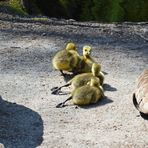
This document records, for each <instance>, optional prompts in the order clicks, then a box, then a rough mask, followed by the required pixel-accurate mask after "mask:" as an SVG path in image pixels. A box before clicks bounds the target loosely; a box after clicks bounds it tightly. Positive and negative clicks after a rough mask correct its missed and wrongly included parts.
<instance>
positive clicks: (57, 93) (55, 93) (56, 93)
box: [51, 89, 61, 95]
mask: <svg viewBox="0 0 148 148" xmlns="http://www.w3.org/2000/svg"><path fill="white" fill-rule="evenodd" d="M60 93H61V90H59V89H55V90H53V91H52V92H51V94H53V95H59V94H60Z"/></svg>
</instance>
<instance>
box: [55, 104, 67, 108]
mask: <svg viewBox="0 0 148 148" xmlns="http://www.w3.org/2000/svg"><path fill="white" fill-rule="evenodd" d="M63 107H65V104H64V103H59V104H58V105H56V108H63Z"/></svg>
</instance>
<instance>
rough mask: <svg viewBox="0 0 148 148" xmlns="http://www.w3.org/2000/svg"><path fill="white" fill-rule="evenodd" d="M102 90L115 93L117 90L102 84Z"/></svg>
mask: <svg viewBox="0 0 148 148" xmlns="http://www.w3.org/2000/svg"><path fill="white" fill-rule="evenodd" d="M103 88H104V90H105V91H117V88H115V87H113V86H111V85H109V84H103Z"/></svg>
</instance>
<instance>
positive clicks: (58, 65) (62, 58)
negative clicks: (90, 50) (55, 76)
mask: <svg viewBox="0 0 148 148" xmlns="http://www.w3.org/2000/svg"><path fill="white" fill-rule="evenodd" d="M79 59H80V58H79V54H78V52H77V49H76V46H75V44H74V43H72V42H70V43H68V44H67V45H66V48H65V49H63V50H61V51H59V52H57V53H56V54H55V56H54V58H53V60H52V64H53V67H54V68H55V69H57V70H60V72H61V74H62V75H63V76H64V73H63V71H68V72H74V71H75V69H76V67H77V64H78V61H79Z"/></svg>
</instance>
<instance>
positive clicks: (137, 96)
mask: <svg viewBox="0 0 148 148" xmlns="http://www.w3.org/2000/svg"><path fill="white" fill-rule="evenodd" d="M91 50H92V49H91V47H90V46H84V47H83V55H82V56H80V55H79V53H78V51H77V48H76V45H75V44H74V43H72V42H70V43H68V44H67V45H66V48H65V49H63V50H60V51H59V52H57V53H56V54H55V56H54V58H53V60H52V64H53V67H54V68H55V69H57V70H59V71H60V72H61V74H62V75H63V76H65V74H64V72H63V71H68V72H72V73H73V74H74V75H75V76H74V77H73V78H72V79H71V80H70V81H68V82H67V83H66V84H65V85H63V86H60V87H53V88H52V89H51V91H52V94H59V92H61V89H62V88H63V87H68V86H70V85H71V86H72V88H73V89H72V90H71V91H70V96H69V98H68V99H66V100H65V101H64V102H62V103H59V104H58V105H57V106H56V107H64V106H65V103H66V102H67V101H68V100H72V103H73V104H75V105H88V104H92V103H96V102H97V101H99V100H100V99H101V98H102V97H103V96H104V90H103V83H104V74H103V73H102V72H101V65H100V64H99V63H97V62H96V61H95V60H94V59H93V58H92V57H91ZM133 104H134V105H135V107H136V108H137V109H138V110H139V112H140V114H144V115H146V116H147V117H148V70H145V71H144V72H143V73H142V74H141V75H140V76H139V78H138V82H137V87H136V89H135V91H134V93H133Z"/></svg>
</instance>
